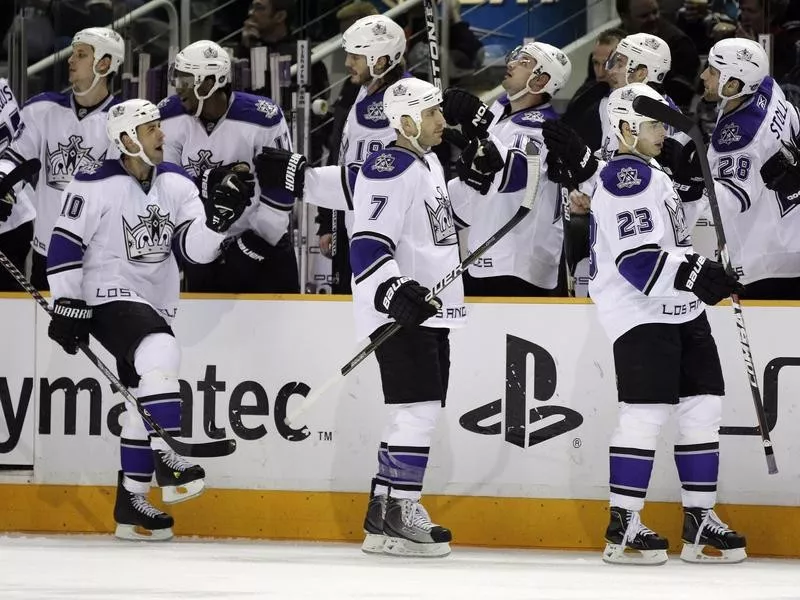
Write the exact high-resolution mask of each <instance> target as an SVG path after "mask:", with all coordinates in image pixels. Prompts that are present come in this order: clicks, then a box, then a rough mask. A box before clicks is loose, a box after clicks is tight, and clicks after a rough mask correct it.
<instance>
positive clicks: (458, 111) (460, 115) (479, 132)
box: [442, 88, 494, 138]
mask: <svg viewBox="0 0 800 600" xmlns="http://www.w3.org/2000/svg"><path fill="white" fill-rule="evenodd" d="M442 112H443V113H444V120H445V121H447V123H448V125H452V126H456V125H461V131H463V132H464V135H466V136H467V137H468V138H474V137H479V138H485V137H486V131H487V129H489V125H491V123H492V120H493V119H494V115H493V114H492V111H490V110H489V107H488V106H486V104H485V103H484V102H483V101H481V99H480V98H478V97H477V96H473V95H472V94H470V93H469V92H467V91H464V90H459V89H458V88H448V89H447V90H445V92H444V96H443V98H442Z"/></svg>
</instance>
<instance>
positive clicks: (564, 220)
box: [558, 185, 575, 298]
mask: <svg viewBox="0 0 800 600" xmlns="http://www.w3.org/2000/svg"><path fill="white" fill-rule="evenodd" d="M558 191H559V193H560V194H561V227H562V229H563V230H564V242H563V243H564V248H563V255H564V277H565V279H566V280H567V296H569V297H570V298H574V297H575V276H574V273H573V272H572V267H571V266H570V265H571V264H572V246H571V245H570V241H569V223H570V219H571V217H570V213H569V190H568V189H567V188H566V186H563V185H560V186H558Z"/></svg>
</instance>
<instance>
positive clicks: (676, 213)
mask: <svg viewBox="0 0 800 600" xmlns="http://www.w3.org/2000/svg"><path fill="white" fill-rule="evenodd" d="M665 204H666V207H667V212H668V213H669V217H670V219H671V220H672V231H673V232H674V234H675V245H676V246H691V245H692V232H691V230H690V229H689V225H688V223H687V222H686V213H685V212H684V210H683V202H681V200H680V198H679V197H678V194H674V195H673V196H672V197H671V198H670V199H669V200H667V201H666V202H665Z"/></svg>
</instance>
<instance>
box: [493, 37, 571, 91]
mask: <svg viewBox="0 0 800 600" xmlns="http://www.w3.org/2000/svg"><path fill="white" fill-rule="evenodd" d="M522 55H528V56H530V57H531V58H533V59H534V60H535V61H536V65H535V66H534V67H533V71H532V72H531V74H530V75H529V76H528V80H527V81H526V82H525V87H524V88H523V89H522V90H520V91H519V92H517V93H516V94H513V95H512V96H509V99H511V100H517V99H519V98H521V97H522V96H524V95H525V94H527V93H529V92H530V93H531V94H533V93H537V94H550V95H551V96H553V95H554V94H555V93H556V92H558V90H560V89H561V88H563V87H564V85H566V83H567V81H569V78H570V76H571V75H572V63H571V62H570V60H569V57H568V56H567V55H566V54H565V53H564V52H562V51H561V50H559V49H558V48H556V47H555V46H551V45H550V44H545V43H544V42H531V43H529V44H525V45H524V46H518V47H517V48H515V49H514V50H512V51H511V53H510V54H509V55H508V57H507V59H506V62H507V63H511V62H513V61H517V60H520V58H521V57H522ZM543 73H546V74H547V75H549V76H550V80H549V81H548V82H547V84H545V86H544V87H543V88H542V89H541V90H539V91H538V92H532V91H531V89H530V84H531V82H532V81H533V80H534V79H536V78H537V77H538V76H539V75H541V74H543Z"/></svg>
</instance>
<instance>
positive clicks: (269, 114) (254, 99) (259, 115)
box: [228, 92, 283, 127]
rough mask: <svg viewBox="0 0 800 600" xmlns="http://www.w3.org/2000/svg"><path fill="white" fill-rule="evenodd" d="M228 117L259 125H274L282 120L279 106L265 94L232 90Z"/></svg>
mask: <svg viewBox="0 0 800 600" xmlns="http://www.w3.org/2000/svg"><path fill="white" fill-rule="evenodd" d="M228 119H233V120H234V121H244V122H246V123H252V124H253V125H260V126H261V127H274V126H275V125H277V124H278V123H280V122H281V120H283V111H282V110H281V107H280V106H278V105H277V104H275V103H274V102H273V101H272V100H271V99H270V98H267V97H266V96H256V95H255V94H245V93H244V92H233V101H232V102H231V106H230V108H229V109H228Z"/></svg>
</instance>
